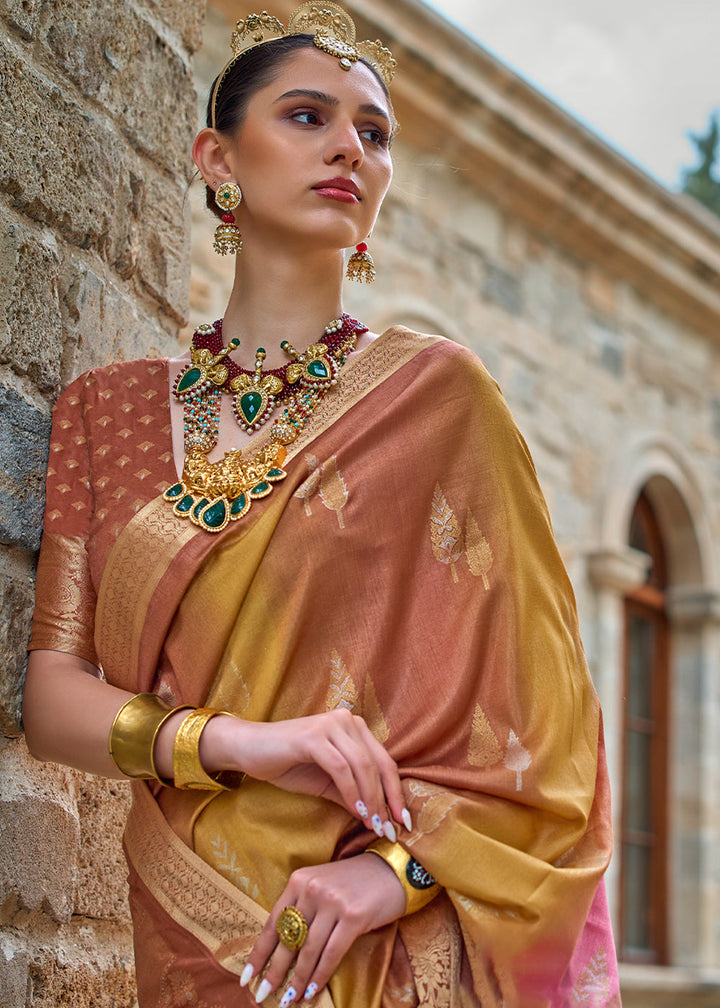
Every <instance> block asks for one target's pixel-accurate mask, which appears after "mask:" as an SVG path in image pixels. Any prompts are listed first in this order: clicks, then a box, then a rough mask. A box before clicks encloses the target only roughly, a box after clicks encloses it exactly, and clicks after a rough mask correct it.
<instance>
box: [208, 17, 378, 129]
mask: <svg viewBox="0 0 720 1008" xmlns="http://www.w3.org/2000/svg"><path fill="white" fill-rule="evenodd" d="M288 35H312V36H313V42H314V43H315V45H316V46H317V47H318V49H322V51H323V52H326V53H329V54H330V55H331V56H335V57H336V58H337V59H338V60H339V62H340V66H341V67H342V68H343V70H349V69H350V68H351V67H352V65H353V63H355V61H356V60H358V59H361V58H362V59H364V60H367V62H368V63H369V64H370V66H371V67H373V69H374V70H376V71H377V73H378V74H379V75H380V77H381V78H382V80H383V81H384V82H385V85H386V86H388V85H389V84H390V81H391V80H392V79H393V76H394V74H395V67H396V65H397V64H396V62H395V60H394V59H393V56H392V53H391V52H390V50H389V49H386V48H385V46H383V45H382V43H381V42H380V40H379V39H377V40H376V41H375V42H368V41H365V42H357V41H356V39H355V23H354V22H353V19H352V18H351V17H350V15H349V14H348V12H347V11H345V10H343V8H342V7H339V6H338V4H334V3H316V2H314V0H310V2H309V3H304V4H302V5H301V6H300V7H298V8H297V10H295V11H293V13H292V14H291V15H290V17H289V19H288V25H287V30H286V29H285V28H284V26H283V24H282V22H280V21H278V19H277V18H276V17H272V15H270V14H268V12H267V11H263V12H262V14H248V16H247V17H246V18H245V19H244V20H242V21H238V22H237V25H236V27H235V31H234V32H233V33H232V38H231V40H230V45H231V47H232V51H233V54H232V57H231V58H230V59H229V60H228V62H227V63H226V64H225V66H224V67H223V68H222V70H221V71H220V73H219V75H218V79H217V81H216V82H215V87H214V88H213V93H212V101H211V105H210V108H211V119H212V126H213V129H214V128H215V103H216V101H217V96H218V92H219V90H220V86H221V84H222V82H223V80H224V79H225V77H226V75H227V72H228V70H229V69H230V67H231V66H232V65H233V63H234V62H235V60H236V59H238V58H239V57H240V56H242V54H243V53H244V52H247V50H248V49H254V48H255V46H259V45H262V44H263V43H264V42H273V41H274V40H275V39H280V38H286V37H287V36H288Z"/></svg>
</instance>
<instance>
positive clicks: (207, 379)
mask: <svg viewBox="0 0 720 1008" xmlns="http://www.w3.org/2000/svg"><path fill="white" fill-rule="evenodd" d="M201 328H202V327H201ZM239 346H240V340H239V339H231V340H230V342H229V343H228V345H227V346H226V347H223V348H222V350H221V351H220V353H219V354H217V355H214V354H213V353H212V351H211V350H208V349H207V348H205V347H203V348H201V349H199V350H198V349H196V348H195V347H192V348H191V350H190V363H189V364H188V366H187V367H186V368H184V369H183V370H182V371H181V372H180V374H179V375H178V376H177V378H176V379H175V384H174V385H173V394H174V395H176V396H177V398H178V399H180V400H181V402H187V401H188V399H192V398H194V397H195V396H199V395H202V393H203V392H206V391H207V390H208V389H210V388H212V387H213V385H214V386H215V387H216V388H220V387H221V386H222V385H224V384H225V382H226V381H227V378H228V374H229V372H228V369H227V365H225V364H223V363H222V361H223V358H224V357H226V356H227V355H228V354H229V353H231V352H232V351H233V350H236V349H237V348H238V347H239Z"/></svg>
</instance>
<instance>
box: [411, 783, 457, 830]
mask: <svg viewBox="0 0 720 1008" xmlns="http://www.w3.org/2000/svg"><path fill="white" fill-rule="evenodd" d="M409 790H410V794H411V795H412V798H411V800H410V804H411V812H412V818H413V823H414V824H415V829H414V831H413V835H412V836H411V837H408V840H407V845H408V847H411V846H412V845H413V844H414V843H415V841H416V840H417V839H418V838H419V837H421V836H425V835H426V834H427V833H432V832H433V830H436V829H437V827H438V826H439V825H440V823H441V822H442V821H443V819H444V818H445V816H446V815H447V814H448V812H449V811H450V809H451V808H452V807H453V805H455V804H456V803H457V801H458V799H457V798H456V797H455V796H454V795H453V794H451V793H449V792H448V791H446V790H445V789H444V788H440V787H435V786H434V785H433V784H427V783H425V781H417V780H414V781H410V784H409Z"/></svg>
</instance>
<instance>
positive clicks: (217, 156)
mask: <svg viewBox="0 0 720 1008" xmlns="http://www.w3.org/2000/svg"><path fill="white" fill-rule="evenodd" d="M223 146H224V145H223V144H222V143H221V140H220V136H219V134H218V133H217V132H216V130H213V129H210V128H205V129H202V130H200V132H199V133H198V135H197V136H196V137H195V143H194V144H193V147H192V156H193V161H194V162H195V164H196V165H197V168H198V171H199V172H200V174H201V175H202V177H203V178H204V179H205V181H206V182H207V184H208V185H210V186H211V188H213V189H217V187H218V186H219V185H222V183H223V182H237V179H236V178H235V177H234V176H233V173H232V171H231V169H230V166H229V165H228V163H227V161H226V159H225V155H224V153H223Z"/></svg>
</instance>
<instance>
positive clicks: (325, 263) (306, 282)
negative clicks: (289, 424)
mask: <svg viewBox="0 0 720 1008" xmlns="http://www.w3.org/2000/svg"><path fill="white" fill-rule="evenodd" d="M342 270H343V261H342V255H341V253H340V252H339V251H337V250H333V251H332V252H327V250H324V251H322V252H319V253H318V252H316V253H315V254H312V253H310V252H307V253H305V254H303V255H302V256H298V255H297V254H296V253H295V254H292V255H291V254H289V253H285V254H284V255H283V254H280V255H278V251H277V248H273V250H272V254H267V255H264V254H263V253H262V250H259V249H258V248H257V247H254V248H253V251H252V255H246V254H245V250H243V252H241V253H240V256H239V257H238V261H237V265H236V268H235V282H234V285H233V289H232V293H231V295H230V301H229V302H228V306H227V310H226V312H225V316H224V319H223V341H224V343H225V344H226V345H227V343H228V342H229V341H230V340H231V339H233V338H234V337H237V338H238V339H239V340H240V346H239V347H238V349H237V350H236V351H235V352H234V353H233V358H234V359H235V360H236V361H237V362H238V363H239V364H240V365H241V366H242V367H246V368H252V366H253V364H254V361H255V351H256V349H257V348H258V347H259V346H262V347H264V348H265V350H266V351H267V357H266V361H265V368H266V369H267V370H270V369H272V368H276V367H281V366H282V365H283V364H287V363H288V357H287V354H285V353H284V352H283V351H282V350H281V349H280V343H281V341H282V340H284V339H287V340H289V341H290V342H291V343H292V344H293V346H295V347H296V349H297V350H299V351H301V352H302V351H303V350H305V349H306V348H307V347H308V346H309V345H310V344H311V343H317V341H318V340H319V339H320V337H321V336H322V333H323V330H324V328H325V326H326V325H327V324H328V322H330V321H331V320H332V319H334V318H337V317H338V316H339V315H340V314H341V312H342V292H341V286H342Z"/></svg>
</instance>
